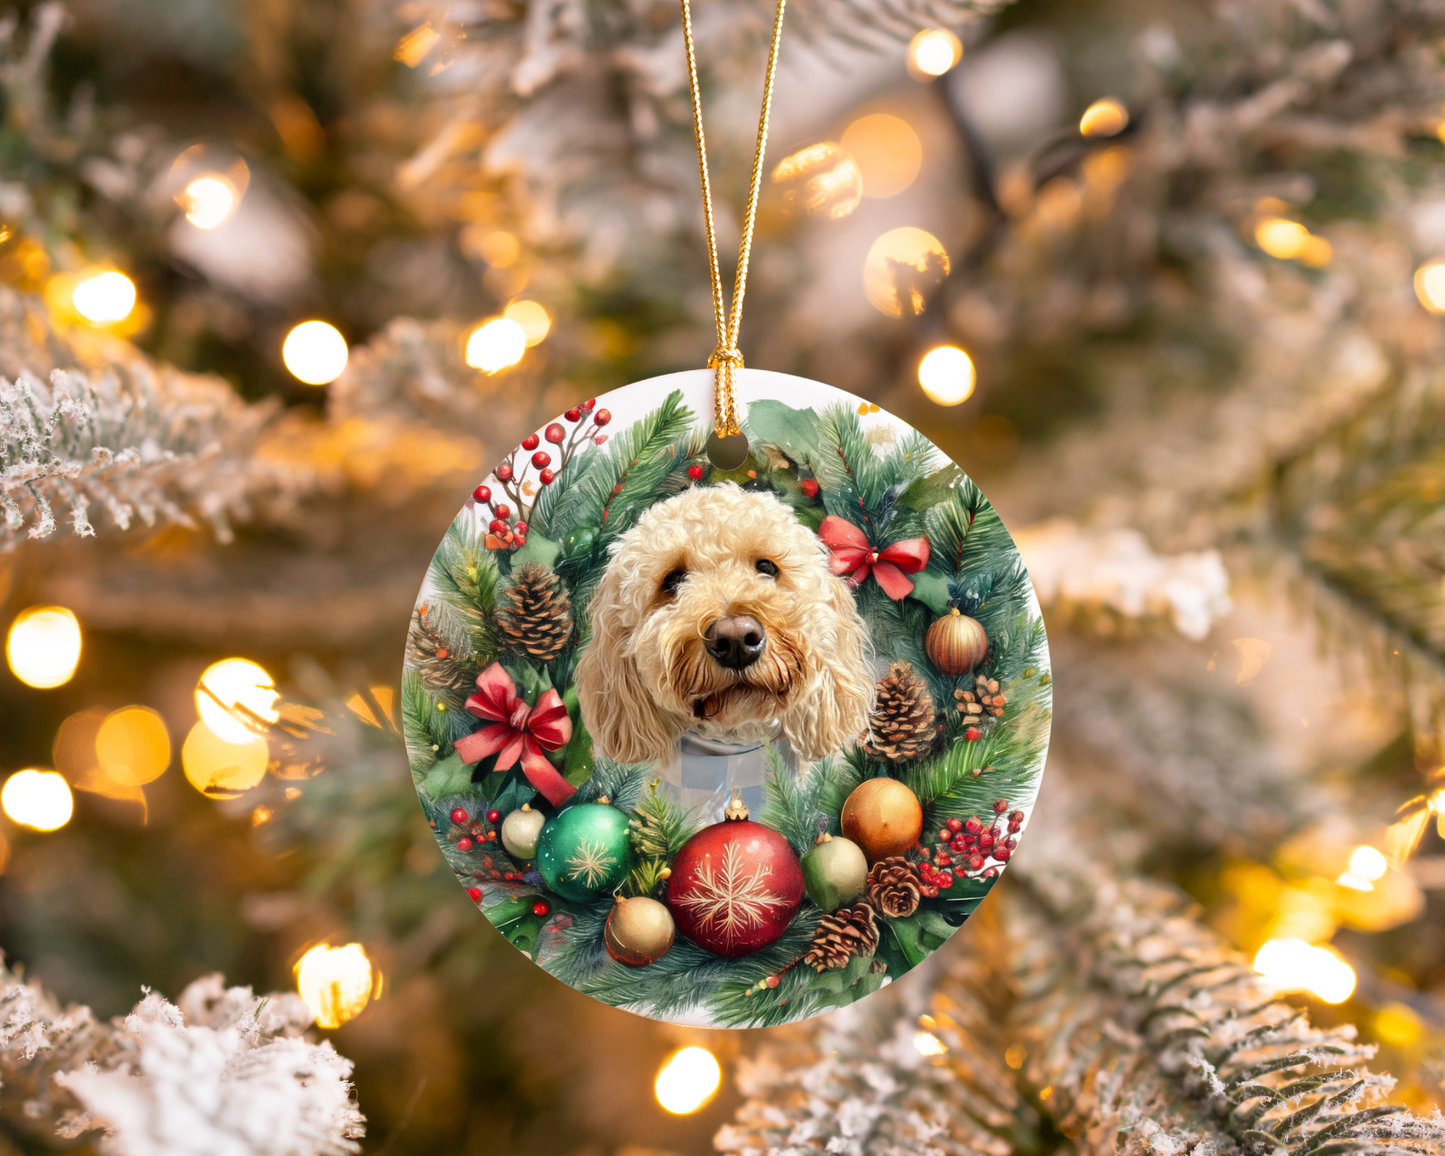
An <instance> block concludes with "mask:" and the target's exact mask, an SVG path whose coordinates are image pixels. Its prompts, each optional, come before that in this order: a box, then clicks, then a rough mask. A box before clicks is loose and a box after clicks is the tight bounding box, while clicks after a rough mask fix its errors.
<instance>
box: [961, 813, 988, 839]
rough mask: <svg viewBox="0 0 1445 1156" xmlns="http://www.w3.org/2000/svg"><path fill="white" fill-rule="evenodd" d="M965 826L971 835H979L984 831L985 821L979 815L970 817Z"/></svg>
mask: <svg viewBox="0 0 1445 1156" xmlns="http://www.w3.org/2000/svg"><path fill="white" fill-rule="evenodd" d="M963 826H964V828H965V829H966V830H967V831H968V833H969V834H970V835H977V834H978V833H979V832H980V831H982V830H983V820H982V819H980V818H979V817H978V816H977V815H970V816H969V817H968V821H967V822H965V823H964V825H963Z"/></svg>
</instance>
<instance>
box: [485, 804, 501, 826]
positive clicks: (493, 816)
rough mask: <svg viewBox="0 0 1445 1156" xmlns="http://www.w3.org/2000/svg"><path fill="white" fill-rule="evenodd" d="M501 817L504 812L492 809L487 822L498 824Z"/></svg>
mask: <svg viewBox="0 0 1445 1156" xmlns="http://www.w3.org/2000/svg"><path fill="white" fill-rule="evenodd" d="M501 817H502V812H501V811H498V810H497V809H496V808H495V807H494V808H492V810H490V811H488V812H487V822H488V823H495V822H497V821H498V820H499V819H501Z"/></svg>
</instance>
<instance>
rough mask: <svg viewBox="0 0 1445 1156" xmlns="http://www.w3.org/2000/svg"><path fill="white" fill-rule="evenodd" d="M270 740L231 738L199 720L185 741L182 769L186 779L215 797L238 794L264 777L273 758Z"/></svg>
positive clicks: (221, 797)
mask: <svg viewBox="0 0 1445 1156" xmlns="http://www.w3.org/2000/svg"><path fill="white" fill-rule="evenodd" d="M270 758H271V755H270V751H269V749H268V748H267V746H266V740H265V739H263V738H262V737H261V736H260V735H251V736H250V737H249V738H247V739H246V740H245V741H243V742H238V743H232V742H227V741H226V740H225V739H223V738H221V736H220V735H218V734H216V732H215V731H213V730H212V729H211V728H210V727H208V726H207V725H206V724H205V723H203V722H198V723H197V724H196V725H195V726H193V727H192V728H191V733H190V734H188V735H186V741H185V742H184V743H183V744H182V745H181V769H182V770H183V771H185V774H186V780H187V781H188V782H189V783H190V784H191V786H193V787H195V788H196V790H198V791H200V792H201V794H203V795H209V796H210V797H211V798H213V799H228V798H234V797H235V796H236V795H239V794H241V793H242V792H244V791H249V790H250V789H251V788H252V787H254V786H255V785H256V784H257V783H259V782H260V781H261V777H262V776H263V775H264V774H265V773H266V764H267V763H268V762H269V761H270Z"/></svg>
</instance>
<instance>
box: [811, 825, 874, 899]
mask: <svg viewBox="0 0 1445 1156" xmlns="http://www.w3.org/2000/svg"><path fill="white" fill-rule="evenodd" d="M803 885H804V886H805V887H806V888H807V889H808V898H809V899H811V900H812V901H813V902H814V903H816V904H817V905H818V906H819V907H821V908H822V909H823V910H824V911H837V910H838V908H840V907H846V906H848V905H849V904H850V903H852V902H853V900H855V899H857V898H858V897H859V896H860V895H862V894H863V889H864V888H865V887H866V886H867V885H868V859H867V857H866V856H865V855H864V854H863V849H862V848H861V847H859V846H858V844H857V843H855V842H853V840H852V839H844V838H843V837H842V836H839V835H823V836H821V837H820V838H819V839H818V841H817V842H816V843H814V844H813V847H812V850H810V851H809V852H808V853H807V854H806V855H804V856H803Z"/></svg>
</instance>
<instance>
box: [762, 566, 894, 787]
mask: <svg viewBox="0 0 1445 1156" xmlns="http://www.w3.org/2000/svg"><path fill="white" fill-rule="evenodd" d="M826 581H827V585H826V587H825V591H826V593H825V598H826V601H827V605H828V608H829V609H830V610H831V612H832V617H833V630H834V633H833V637H832V638H831V639H830V640H823V641H822V642H821V643H820V645H819V646H818V652H819V653H820V654H821V655H822V656H823V670H822V672H821V673H820V675H819V678H818V684H817V687H816V689H815V690H814V692H813V693H812V694H810V695H808V696H806V697H805V698H803V699H802V700H801V701H800V702H799V703H798V704H797V706H795V707H793V709H792V710H790V711H789V712H788V713H787V714H786V715H785V716H784V717H783V733H784V734H785V735H787V737H788V742H789V743H791V744H792V747H793V749H794V750H795V751H797V752H798V754H799V755H800V756H801V757H802V758H804V759H806V760H808V761H809V762H811V761H813V760H814V759H821V758H822V757H823V756H824V755H831V754H834V753H836V752H837V751H838V750H839V749H841V748H842V746H843V744H844V743H846V742H847V741H848V740H849V739H851V738H853V737H854V736H856V735H858V734H860V733H861V732H862V731H863V729H864V728H865V727H866V726H867V725H868V712H869V710H870V709H871V708H872V706H873V674H872V670H871V669H870V667H869V663H868V627H867V624H866V623H864V621H863V618H862V616H861V615H860V614H859V613H858V607H857V606H856V605H855V604H854V602H853V593H852V591H851V590H849V589H848V584H847V583H846V582H844V581H843V579H841V578H836V577H834V576H833V575H831V574H830V575H829V576H828V578H827V580H826Z"/></svg>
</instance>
